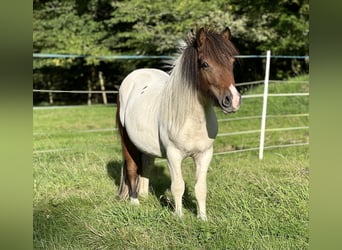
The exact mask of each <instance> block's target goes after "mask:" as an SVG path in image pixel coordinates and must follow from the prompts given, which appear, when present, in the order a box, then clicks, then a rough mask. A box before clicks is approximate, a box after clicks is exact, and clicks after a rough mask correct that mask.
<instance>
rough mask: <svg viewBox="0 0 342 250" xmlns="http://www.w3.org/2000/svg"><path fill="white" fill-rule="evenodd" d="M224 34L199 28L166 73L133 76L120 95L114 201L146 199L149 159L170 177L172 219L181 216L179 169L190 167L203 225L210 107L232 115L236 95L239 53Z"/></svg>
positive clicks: (212, 118)
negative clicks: (163, 164) (187, 163)
mask: <svg viewBox="0 0 342 250" xmlns="http://www.w3.org/2000/svg"><path fill="white" fill-rule="evenodd" d="M230 38H231V33H230V30H229V29H228V28H226V29H225V30H224V31H223V32H222V33H217V32H214V31H211V30H208V29H204V28H201V29H198V30H197V31H196V32H195V33H194V34H192V35H191V36H189V37H188V39H187V41H186V46H185V47H184V48H183V49H182V51H181V54H180V56H179V57H178V58H177V59H176V60H175V62H174V67H173V69H172V71H171V73H170V75H169V74H167V73H165V72H163V71H161V70H158V69H138V70H135V71H133V72H131V73H130V74H129V75H128V76H127V77H126V78H125V79H124V80H123V82H122V84H121V86H120V89H119V96H118V108H117V115H116V118H117V124H118V129H119V131H120V136H121V142H122V150H123V158H124V159H123V165H122V169H121V173H122V174H121V184H120V190H119V198H121V199H124V198H127V197H128V196H129V197H130V199H131V202H132V203H135V204H139V200H138V195H147V194H148V185H149V184H148V175H149V172H150V170H151V169H150V167H151V166H152V165H153V163H154V158H156V157H160V158H166V159H167V163H168V167H169V170H170V175H171V192H172V195H173V197H174V202H175V212H176V214H177V215H179V216H182V215H183V213H182V196H183V193H184V188H185V185H184V180H183V177H182V171H181V162H182V160H183V159H184V158H186V157H192V158H193V160H194V162H195V165H196V184H195V195H196V199H197V214H198V216H197V217H199V218H201V219H203V220H206V219H207V216H206V194H207V185H206V176H207V170H208V167H209V164H210V161H211V158H212V155H213V142H214V139H215V137H216V134H217V130H218V125H217V119H216V115H215V112H214V108H213V106H214V105H217V106H219V107H220V108H221V109H222V110H223V112H224V113H231V112H235V111H237V110H238V109H239V106H240V104H241V96H240V94H239V92H238V91H237V90H236V88H235V81H234V74H233V64H234V56H235V55H237V54H238V52H237V50H236V48H235V47H234V45H233V44H232V43H231V41H230Z"/></svg>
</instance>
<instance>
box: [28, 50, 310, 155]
mask: <svg viewBox="0 0 342 250" xmlns="http://www.w3.org/2000/svg"><path fill="white" fill-rule="evenodd" d="M34 57H44V58H53V57H62V58H68V57H69V58H70V57H73V58H75V57H82V56H75V55H55V54H34ZM238 57H240V58H266V67H265V79H264V80H263V81H253V82H245V83H237V84H236V86H243V85H252V84H261V83H264V92H263V94H254V95H253V94H251V95H243V96H242V98H243V99H247V98H261V97H262V98H263V105H262V114H261V116H249V117H238V118H227V119H221V120H219V122H225V121H231V120H238V119H241V120H242V119H245V120H248V119H256V118H261V124H260V130H248V131H236V132H232V133H219V134H218V135H217V136H218V137H221V136H232V135H242V134H252V133H260V141H259V147H253V148H248V149H239V150H234V151H227V152H220V153H215V154H214V155H222V154H229V153H237V152H246V151H254V150H259V159H260V160H261V159H263V153H264V150H265V149H272V148H283V147H293V146H305V145H309V142H301V143H291V144H283V145H271V146H264V142H265V133H266V132H271V131H290V130H307V129H308V128H309V127H308V126H300V127H288V128H273V129H266V118H267V117H276V116H275V115H273V116H270V115H269V116H267V101H268V97H290V96H309V93H308V92H307V93H279V94H269V93H268V86H269V82H283V81H272V80H270V79H269V71H270V61H271V58H285V59H286V58H296V59H308V58H309V57H308V56H271V52H270V51H267V53H266V56H264V55H259V56H258V55H252V56H247V55H241V56H238ZM99 58H100V59H146V58H157V59H170V57H167V56H152V57H151V56H111V57H99ZM303 83H305V82H303ZM101 89H102V90H99V91H96V90H95V91H94V90H71V91H66V90H41V89H33V92H41V93H84V94H88V95H89V94H91V93H94V94H95V93H96V94H102V95H103V98H104V100H105V99H106V96H105V95H106V94H116V93H118V91H108V90H107V91H106V90H105V89H104V87H103V86H102V88H101ZM105 104H106V103H105ZM34 108H35V107H34ZM294 116H309V114H308V113H304V114H287V115H279V116H277V117H294ZM112 130H113V131H115V130H116V129H115V128H113V129H100V130H90V131H83V132H102V131H112ZM60 150H68V149H56V150H40V151H35V152H34V153H44V152H53V151H60Z"/></svg>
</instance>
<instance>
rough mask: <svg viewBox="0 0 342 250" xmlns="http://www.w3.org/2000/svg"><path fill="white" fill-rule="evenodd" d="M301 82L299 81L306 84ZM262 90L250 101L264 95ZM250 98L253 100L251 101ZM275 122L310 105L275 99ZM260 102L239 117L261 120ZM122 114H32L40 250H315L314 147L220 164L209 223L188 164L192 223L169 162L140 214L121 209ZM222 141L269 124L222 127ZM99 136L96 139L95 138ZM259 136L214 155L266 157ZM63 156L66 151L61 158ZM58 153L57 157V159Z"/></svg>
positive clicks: (293, 121) (281, 137) (279, 140)
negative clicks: (176, 204) (311, 226)
mask: <svg viewBox="0 0 342 250" xmlns="http://www.w3.org/2000/svg"><path fill="white" fill-rule="evenodd" d="M307 79H308V77H307V76H302V77H300V78H297V79H296V80H307ZM308 86H309V85H308V84H303V83H301V84H296V83H281V84H271V85H270V88H269V92H270V93H287V92H307V91H308ZM261 92H262V87H261V88H255V89H252V90H250V91H249V93H248V94H251V93H253V94H254V93H261ZM246 94H247V93H246ZM268 103H269V106H268V114H270V115H279V114H283V115H287V114H297V113H308V97H270V98H269V101H268ZM261 106H262V99H261V98H253V99H244V100H243V104H242V106H241V109H240V111H239V112H238V113H236V114H233V115H228V116H227V115H224V114H223V113H222V112H220V111H219V110H218V111H217V115H218V119H226V118H240V117H245V116H258V115H261ZM114 117H115V106H92V107H86V106H84V107H74V108H64V109H41V110H39V109H38V110H34V111H33V122H34V123H33V127H34V130H33V134H34V143H33V150H34V152H33V174H34V197H33V240H34V248H35V249H307V248H308V220H309V216H308V200H309V194H308V185H309V180H308V176H309V173H308V172H309V160H308V159H309V156H308V147H307V146H295V147H287V148H276V149H268V150H266V151H265V153H264V159H263V160H259V159H258V151H247V152H241V153H229V154H222V155H214V157H213V160H212V163H211V167H210V169H209V172H208V178H207V181H208V197H207V213H208V222H202V221H200V220H198V219H196V201H195V195H194V172H195V169H194V165H193V163H192V161H190V160H189V159H188V160H185V161H184V163H183V174H184V179H185V181H186V192H185V195H184V198H183V204H184V209H183V211H184V214H185V216H184V218H182V219H179V218H177V217H176V216H175V215H174V214H173V212H172V211H173V202H172V195H171V192H170V188H169V187H170V178H169V173H168V170H167V167H166V163H165V161H162V160H158V161H156V166H155V169H154V173H155V175H154V176H153V177H152V178H151V182H152V192H151V195H149V196H148V197H147V198H145V199H141V205H140V206H132V205H130V204H129V203H128V202H122V201H118V200H117V199H116V194H117V190H118V182H119V173H120V163H121V149H120V142H119V138H118V136H117V134H116V132H115V131H113V130H108V131H100V132H99V131H96V130H97V129H112V128H114ZM219 126H220V128H219V133H230V132H236V131H247V130H258V129H260V118H254V119H250V120H232V121H228V122H224V121H221V122H220V124H219ZM301 126H308V117H307V116H299V117H269V118H268V119H267V126H266V127H267V128H268V129H272V128H279V127H281V128H283V127H301ZM91 130H95V131H91ZM308 136H309V135H308V130H305V129H304V130H293V131H278V132H267V133H266V141H265V145H266V146H271V145H277V144H289V143H299V142H308ZM258 143H259V134H258V133H252V134H243V135H233V136H220V137H218V138H217V140H216V141H215V145H214V151H215V153H218V152H224V151H231V150H234V149H248V148H253V147H257V146H258ZM56 149H57V150H56ZM49 150H51V151H49Z"/></svg>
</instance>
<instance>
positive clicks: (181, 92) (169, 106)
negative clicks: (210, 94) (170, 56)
mask: <svg viewBox="0 0 342 250" xmlns="http://www.w3.org/2000/svg"><path fill="white" fill-rule="evenodd" d="M178 62H179V61H178ZM180 70H181V69H180V65H179V63H177V61H176V64H175V67H174V68H173V70H172V72H171V75H170V78H169V81H168V82H167V84H166V86H165V89H164V92H163V97H162V103H161V110H160V112H161V116H162V120H163V121H164V123H166V124H168V128H169V129H171V130H176V131H179V130H180V129H181V127H182V125H184V123H185V121H186V119H187V118H188V117H191V116H194V115H196V116H197V117H198V119H199V120H202V119H206V113H207V112H208V111H209V110H210V109H211V108H212V102H211V100H209V99H208V98H206V97H204V96H203V95H202V94H201V93H200V91H199V90H198V89H197V87H196V86H193V84H191V83H189V82H186V79H184V78H183V77H182V74H181V71H180Z"/></svg>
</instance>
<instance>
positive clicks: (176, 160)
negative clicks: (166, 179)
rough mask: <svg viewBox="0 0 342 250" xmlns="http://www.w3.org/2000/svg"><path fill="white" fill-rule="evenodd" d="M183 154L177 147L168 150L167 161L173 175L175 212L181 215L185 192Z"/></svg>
mask: <svg viewBox="0 0 342 250" xmlns="http://www.w3.org/2000/svg"><path fill="white" fill-rule="evenodd" d="M182 160H183V157H182V154H181V152H180V151H179V150H178V149H176V148H169V149H168V150H167V163H168V167H169V170H170V175H171V192H172V195H173V198H174V201H175V213H176V215H178V216H179V217H182V216H183V211H182V197H183V194H184V189H185V184H184V180H183V176H182V169H181V164H182Z"/></svg>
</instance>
